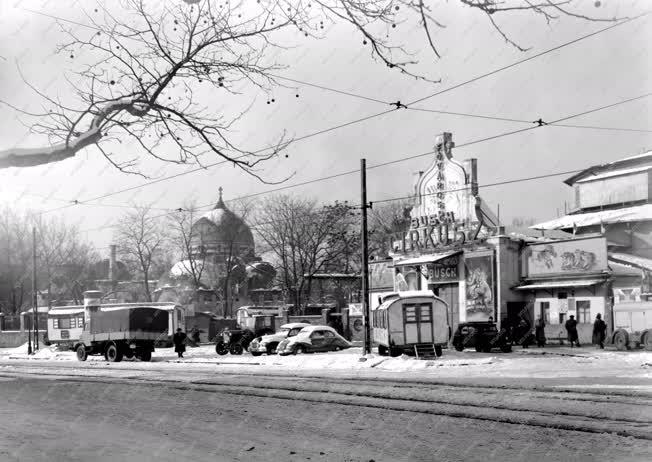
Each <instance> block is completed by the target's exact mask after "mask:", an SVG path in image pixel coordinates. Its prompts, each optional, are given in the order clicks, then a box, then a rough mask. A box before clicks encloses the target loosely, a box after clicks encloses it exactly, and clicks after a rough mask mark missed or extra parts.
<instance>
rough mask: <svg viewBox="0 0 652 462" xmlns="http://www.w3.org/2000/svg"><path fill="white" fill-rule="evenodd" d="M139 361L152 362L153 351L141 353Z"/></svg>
mask: <svg viewBox="0 0 652 462" xmlns="http://www.w3.org/2000/svg"><path fill="white" fill-rule="evenodd" d="M138 359H140V360H141V361H145V362H148V361H151V360H152V352H151V351H141V352H140V354H139V355H138Z"/></svg>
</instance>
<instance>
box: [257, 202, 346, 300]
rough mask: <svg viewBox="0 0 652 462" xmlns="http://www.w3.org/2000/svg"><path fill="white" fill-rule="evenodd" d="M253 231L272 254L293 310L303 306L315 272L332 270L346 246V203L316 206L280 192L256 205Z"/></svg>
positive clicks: (280, 280)
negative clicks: (257, 206)
mask: <svg viewBox="0 0 652 462" xmlns="http://www.w3.org/2000/svg"><path fill="white" fill-rule="evenodd" d="M255 228H256V233H257V235H258V236H259V238H260V240H261V241H262V243H263V244H264V245H265V246H266V247H267V249H268V250H270V251H271V252H272V253H273V254H274V255H275V257H276V260H277V261H276V262H275V263H276V266H277V272H278V277H279V282H280V284H281V285H282V286H283V287H284V289H285V290H286V292H287V293H288V294H289V295H290V297H291V298H292V299H293V300H294V310H295V311H297V312H299V311H300V310H302V309H303V308H304V302H305V296H306V294H310V292H311V286H312V280H313V277H314V275H315V274H317V273H319V272H321V271H324V270H333V269H334V268H335V266H336V263H337V262H338V261H340V260H341V258H342V256H343V255H344V254H345V253H346V252H347V249H350V246H349V243H350V242H352V241H349V240H348V239H346V233H348V232H349V230H350V207H348V206H347V205H343V204H341V205H337V204H336V205H335V206H330V207H319V206H318V205H317V203H316V201H315V200H310V199H299V198H296V197H292V196H288V195H281V196H275V197H270V198H268V199H267V200H266V201H264V202H263V203H262V205H261V207H260V212H259V214H258V217H257V220H256V225H255Z"/></svg>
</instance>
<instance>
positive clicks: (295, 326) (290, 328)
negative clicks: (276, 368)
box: [249, 322, 310, 356]
mask: <svg viewBox="0 0 652 462" xmlns="http://www.w3.org/2000/svg"><path fill="white" fill-rule="evenodd" d="M308 326H310V324H307V323H305V322H293V323H290V324H283V325H282V326H281V329H280V330H279V331H278V332H276V333H274V334H267V335H263V336H262V337H256V338H255V339H254V340H253V341H252V342H251V343H250V344H249V352H250V353H251V354H252V355H254V356H260V355H262V354H263V353H267V354H268V355H272V354H275V353H276V347H277V346H278V344H279V343H281V342H282V341H283V340H285V339H286V338H289V337H294V336H295V335H297V334H298V333H299V332H300V331H301V329H303V328H304V327H308Z"/></svg>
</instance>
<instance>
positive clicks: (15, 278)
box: [0, 207, 98, 314]
mask: <svg viewBox="0 0 652 462" xmlns="http://www.w3.org/2000/svg"><path fill="white" fill-rule="evenodd" d="M33 228H35V229H36V258H37V267H36V269H37V289H38V290H39V291H41V292H45V293H47V298H48V299H49V300H56V299H66V300H72V301H73V302H75V303H81V302H82V292H83V291H84V289H85V283H86V281H87V280H88V279H89V278H90V276H91V274H92V271H93V268H92V267H93V266H94V265H95V264H96V262H97V260H98V256H97V253H96V252H95V251H94V249H93V248H92V246H91V245H90V244H89V243H88V242H86V241H85V240H84V239H82V237H81V236H80V234H79V230H78V229H77V227H76V226H74V225H70V224H68V223H66V222H65V221H64V220H63V219H57V218H45V217H40V218H34V217H33V216H30V215H29V214H28V213H21V212H18V211H16V210H14V209H12V208H10V207H5V208H4V209H2V210H1V211H0V262H1V264H0V305H1V309H2V311H3V312H5V313H8V314H15V313H17V312H19V311H20V309H21V308H23V307H25V306H30V305H31V304H32V245H33V241H32V229H33Z"/></svg>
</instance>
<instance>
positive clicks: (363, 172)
mask: <svg viewBox="0 0 652 462" xmlns="http://www.w3.org/2000/svg"><path fill="white" fill-rule="evenodd" d="M360 194H361V199H362V230H361V234H362V312H363V313H364V353H365V354H369V353H371V316H370V312H369V266H368V265H369V247H368V243H367V208H368V205H367V161H366V159H360Z"/></svg>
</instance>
